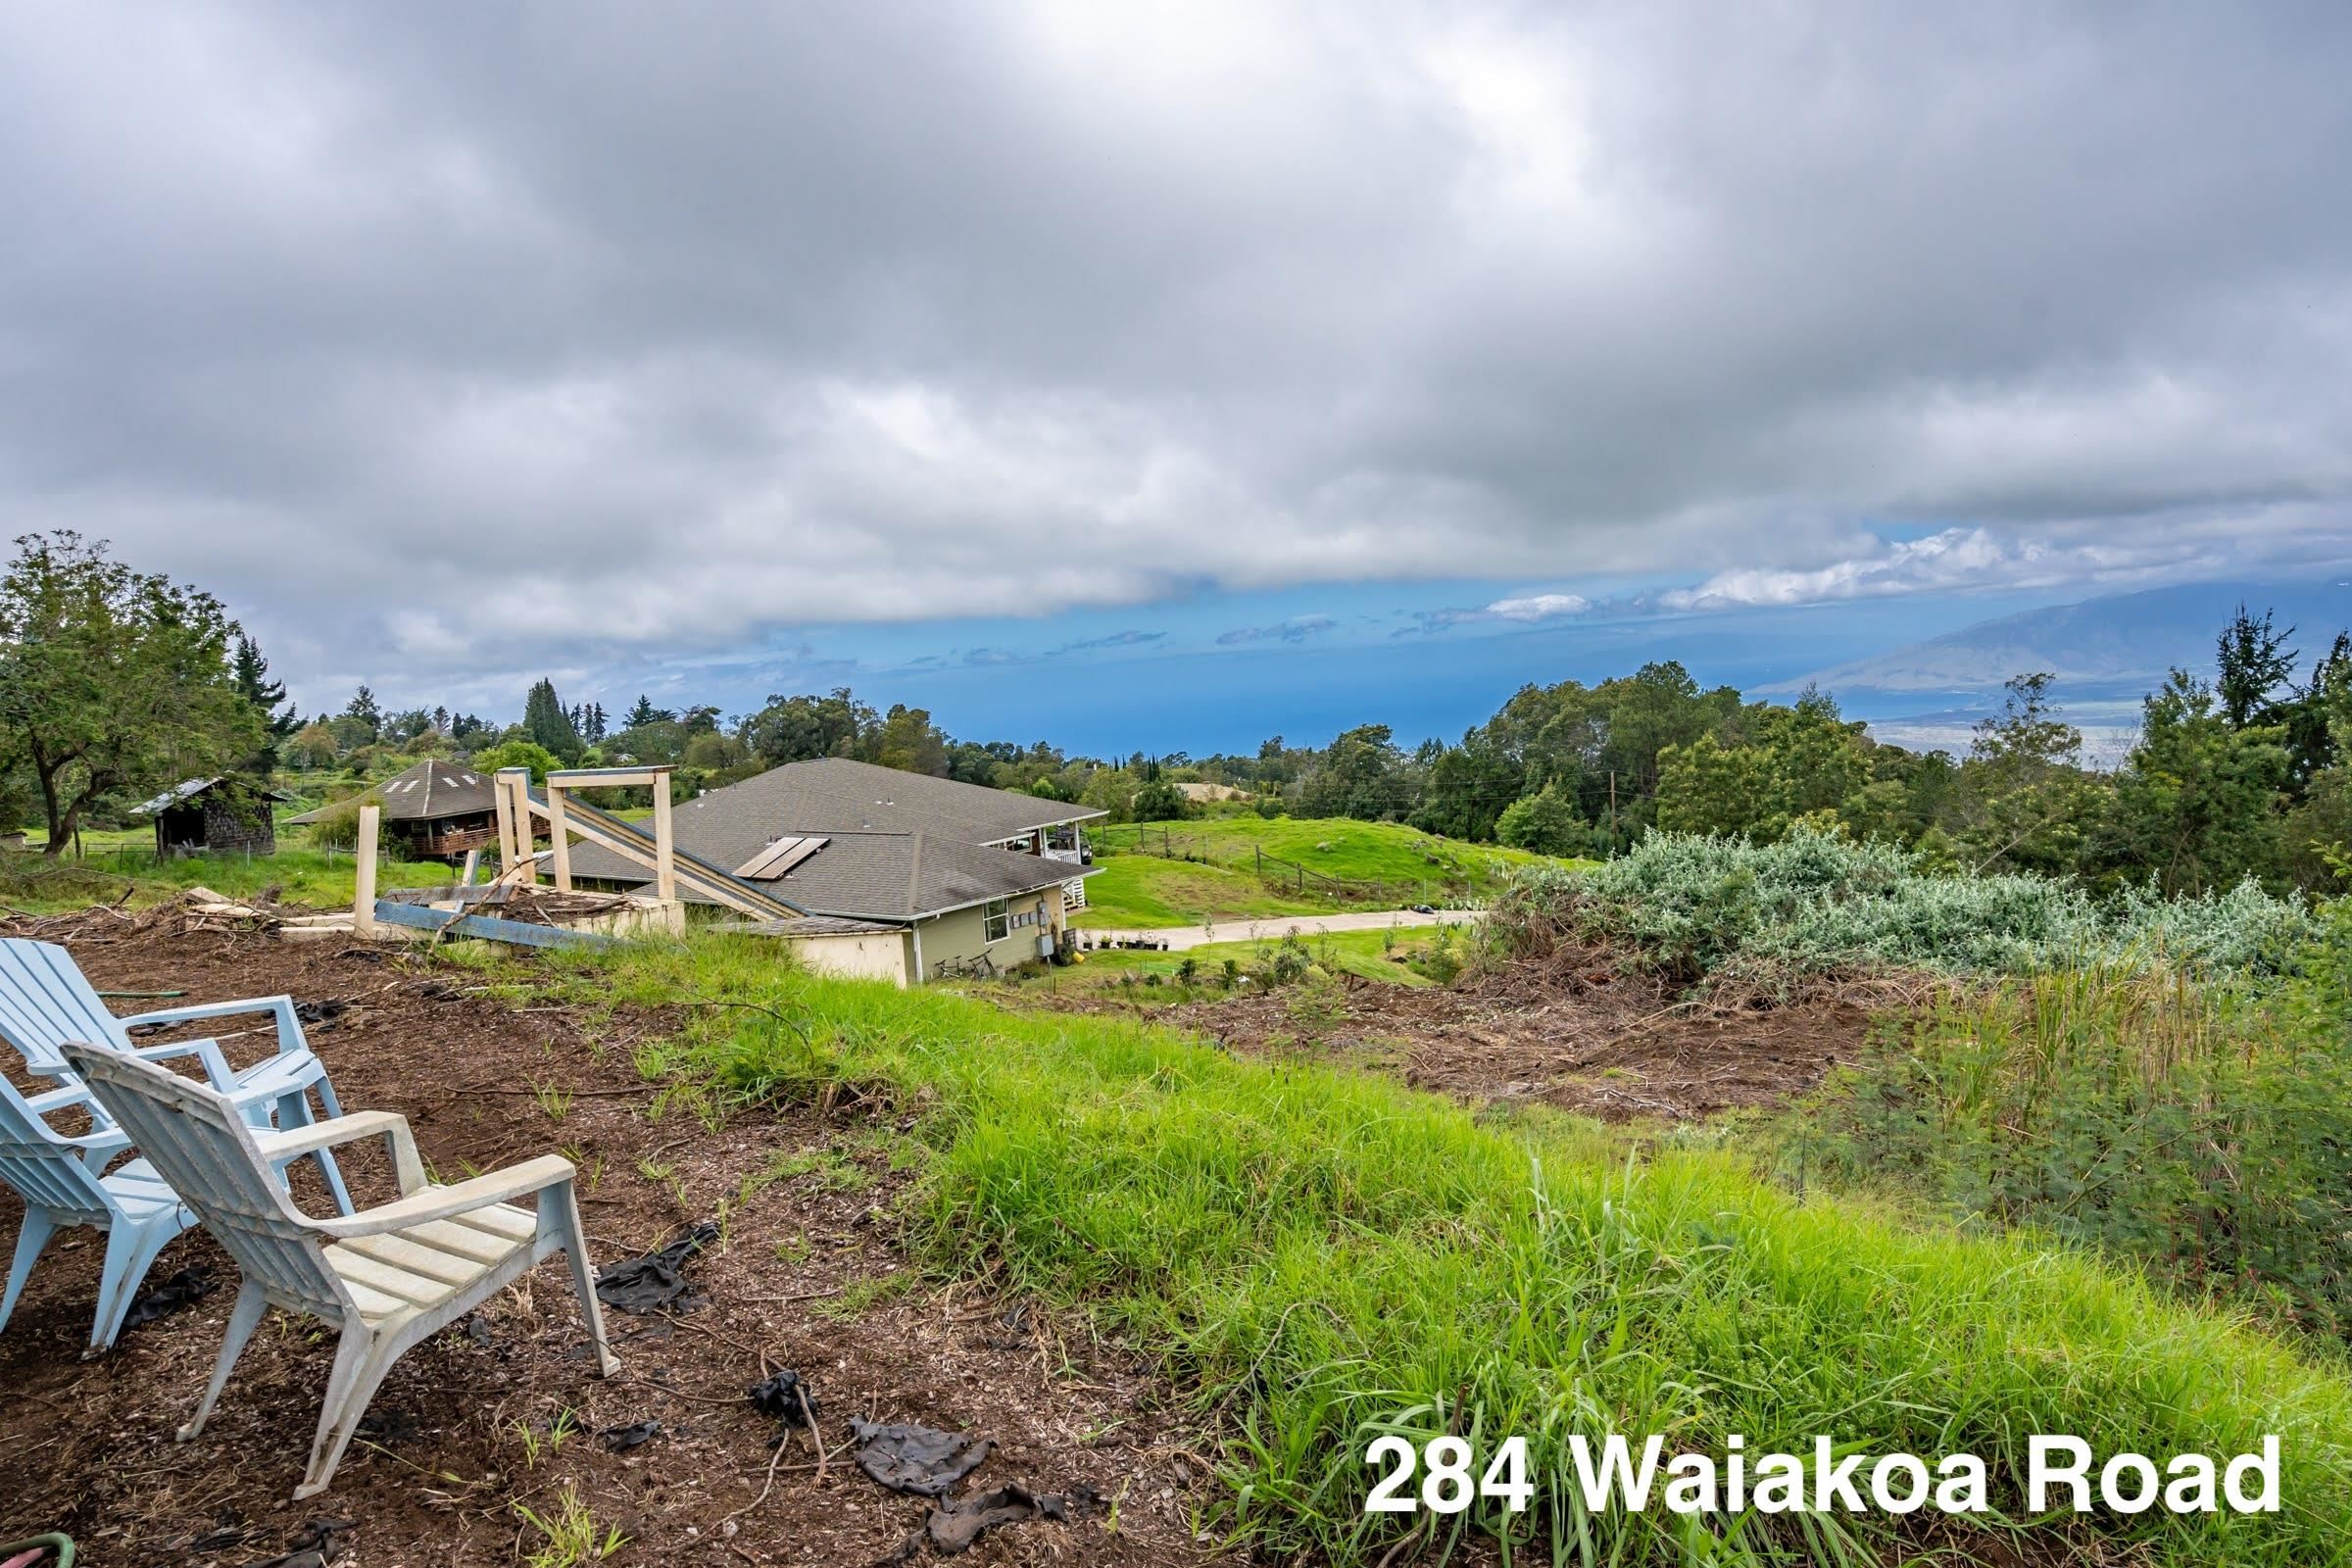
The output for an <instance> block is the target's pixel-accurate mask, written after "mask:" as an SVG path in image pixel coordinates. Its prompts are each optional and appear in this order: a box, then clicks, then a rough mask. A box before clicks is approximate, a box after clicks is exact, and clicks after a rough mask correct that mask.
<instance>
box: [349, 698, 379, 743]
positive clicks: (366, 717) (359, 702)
mask: <svg viewBox="0 0 2352 1568" xmlns="http://www.w3.org/2000/svg"><path fill="white" fill-rule="evenodd" d="M341 716H343V717H344V718H348V719H350V720H351V721H352V722H353V723H354V724H357V725H358V726H360V727H361V728H362V729H363V730H364V731H365V732H366V739H365V740H363V741H362V742H361V744H362V745H364V746H370V745H373V744H374V743H375V739H376V737H377V736H379V735H381V734H382V733H383V732H384V711H383V710H382V709H380V708H378V707H376V706H375V693H373V692H371V691H369V690H368V688H367V686H366V685H365V684H362V685H361V687H360V689H359V690H358V691H356V692H354V693H352V696H351V701H350V702H348V703H346V704H344V705H343V712H342V715H341Z"/></svg>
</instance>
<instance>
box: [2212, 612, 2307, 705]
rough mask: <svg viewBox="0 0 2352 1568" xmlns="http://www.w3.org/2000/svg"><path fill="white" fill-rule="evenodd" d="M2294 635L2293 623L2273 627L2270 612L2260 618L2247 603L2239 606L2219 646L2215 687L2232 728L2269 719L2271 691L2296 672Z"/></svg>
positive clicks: (2223, 632) (2223, 633) (2225, 629)
mask: <svg viewBox="0 0 2352 1568" xmlns="http://www.w3.org/2000/svg"><path fill="white" fill-rule="evenodd" d="M2294 634H2295V628H2294V627H2292V626H2289V627H2287V628H2286V630H2284V631H2274V630H2272V628H2271V613H2270V612H2269V611H2267V610H2266V611H2264V612H2263V613H2262V618H2261V619H2260V620H2256V619H2255V618H2254V617H2253V616H2252V615H2249V614H2247V613H2246V607H2245V606H2244V605H2239V606H2238V607H2237V613H2236V614H2235V615H2234V616H2232V617H2231V618H2230V621H2229V625H2228V626H2226V627H2224V628H2223V629H2222V635H2221V639H2220V642H2219V645H2218V647H2217V649H2216V655H2217V662H2218V663H2219V665H2220V674H2219V675H2218V676H2217V677H2216V679H2215V681H2214V687H2213V689H2214V694H2215V695H2216V696H2217V697H2219V698H2220V699H2221V707H2222V717H2223V718H2224V719H2226V720H2227V721H2228V722H2229V727H2230V728H2231V729H2244V728H2245V727H2246V726H2247V725H2249V724H2254V723H2260V722H2264V721H2265V720H2266V717H2267V715H2268V714H2269V712H2270V708H2271V694H2272V693H2273V692H2275V691H2277V690H2278V688H2279V687H2281V686H2283V685H2285V684H2286V682H2287V677H2288V676H2290V675H2291V674H2293V673H2294V668H2295V651H2294V650H2293V649H2291V648H2289V647H2287V646H2286V640H2287V639H2288V638H2289V637H2292V636H2293V635H2294Z"/></svg>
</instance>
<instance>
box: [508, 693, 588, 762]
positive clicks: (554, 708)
mask: <svg viewBox="0 0 2352 1568" xmlns="http://www.w3.org/2000/svg"><path fill="white" fill-rule="evenodd" d="M522 729H523V733H524V735H525V736H527V737H528V738H529V739H530V741H531V743H532V744H533V745H534V746H539V747H543V748H544V749H546V750H547V751H549V752H552V753H553V754H555V755H556V756H557V757H560V758H562V759H563V760H564V765H565V766H566V767H568V766H570V765H571V764H572V763H574V762H576V761H578V760H580V753H581V752H582V751H583V750H585V747H584V746H583V744H582V743H581V740H580V732H579V731H578V730H577V729H574V728H573V727H572V723H571V715H570V714H569V713H567V712H565V711H564V704H563V702H562V701H561V700H560V699H558V697H557V696H556V683H555V682H554V681H552V680H549V679H547V678H546V677H544V676H542V677H541V678H540V680H539V683H538V684H537V685H535V686H533V687H532V688H531V690H530V695H529V696H527V697H525V698H524V699H523V700H522Z"/></svg>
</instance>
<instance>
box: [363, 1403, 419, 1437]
mask: <svg viewBox="0 0 2352 1568" xmlns="http://www.w3.org/2000/svg"><path fill="white" fill-rule="evenodd" d="M358 1435H359V1437H360V1438H361V1439H362V1440H363V1441H365V1442H368V1443H379V1444H391V1443H414V1442H415V1441H417V1418H416V1417H415V1416H413V1415H411V1414H409V1412H408V1411H406V1410H397V1409H384V1410H370V1411H368V1413H367V1414H366V1415H364V1416H361V1417H360V1425H359V1428H358Z"/></svg>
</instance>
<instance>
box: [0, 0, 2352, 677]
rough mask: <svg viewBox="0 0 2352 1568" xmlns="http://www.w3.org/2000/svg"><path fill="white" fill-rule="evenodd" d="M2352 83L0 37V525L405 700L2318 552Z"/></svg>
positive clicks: (955, 24) (1151, 13)
mask: <svg viewBox="0 0 2352 1568" xmlns="http://www.w3.org/2000/svg"><path fill="white" fill-rule="evenodd" d="M2348 45H2352V12H2347V11H2345V10H2344V9H2342V8H2338V7H2327V6H2312V7H2308V8H2299V7H2292V6H2288V7H2263V8H2247V9H2237V10H2230V11H2220V10H2215V9H2213V8H2194V7H2187V6H2180V7H2172V6H2164V5H2152V6H2142V7H2132V8H2083V9H2079V10H2072V11H2067V12H2063V13H2061V12H2058V11H2055V10H2052V9H2051V8H2046V7H2034V6H2027V5H1997V4H1996V5H1987V6H1979V7H1967V8H1957V7H1955V8H1933V9H1931V8H1918V7H1903V8H1894V7H1864V6H1859V5H1856V6H1842V5H1826V6H1820V7H1815V8H1810V9H1808V10H1806V11H1805V12H1803V13H1801V14H1799V13H1792V12H1789V11H1788V10H1786V9H1782V8H1772V9H1769V10H1767V9H1760V8H1740V7H1730V8H1726V7H1720V6H1703V7H1702V6H1690V7H1676V6H1673V5H1660V4H1642V5H1638V6H1635V5H1628V6H1622V7H1610V6H1601V7H1595V8H1588V9H1580V10H1578V11H1576V12H1575V13H1574V14H1573V15H1568V14H1563V13H1561V12H1559V11H1557V10H1555V9H1554V8H1543V7H1529V8H1524V9H1519V8H1507V7H1491V6H1477V5H1469V6H1460V5H1448V6H1437V5H1429V6H1412V5H1384V4H1377V3H1361V4H1348V5H1330V6H1302V7H1295V8H1275V7H1267V6H1260V5H1255V4H1232V5H1222V6H1218V5H1188V6H1169V7H1163V8H1156V9H1147V8H1129V7H1124V6H1118V5H1109V4H1103V3H1100V0H1067V3H1054V4H1036V5H1026V6H1022V5H1010V6H986V5H971V6H956V7H916V6H911V5H906V6H902V5H895V4H883V5H873V6H859V7H842V8H833V9H826V10H818V9H813V8H773V9H764V10H753V9H744V10H734V11H728V12H724V13H709V12H705V13H694V12H677V11H672V10H664V9H661V8H622V7H606V6H596V5H591V6H582V5H571V4H566V5H554V4H547V5H539V6H531V5H521V6H515V7H509V8H499V9H496V10H485V9H479V8H477V9H471V10H465V11H452V10H444V9H435V8H327V7H317V6H303V5H293V4H288V5H284V6H264V5H249V6H233V5H232V6H223V7H209V8H204V9H202V10H201V11H199V10H198V9H197V8H174V9H169V10H165V11H161V12H159V11H156V10H153V9H149V8H127V7H125V8H116V7H113V6H109V5H103V4H98V5H80V6H73V7H65V6H57V7H38V6H26V7H16V8H10V9H9V10H7V11H6V12H5V13H0V195H4V196H5V200H0V523H6V524H8V525H10V527H11V528H12V530H13V531H23V530H25V529H29V528H36V527H49V526H59V525H68V526H75V527H79V528H81V529H83V530H84V531H85V532H90V533H95V534H101V535H105V536H108V537H111V538H113V539H114V540H116V541H117V543H118V544H119V545H120V546H122V547H123V550H124V551H125V552H126V553H128V554H130V555H132V556H133V557H134V559H137V560H139V561H140V562H142V563H143V564H157V565H162V566H166V567H168V568H170V569H172V570H174V571H176V572H178V573H179V574H181V575H185V576H194V577H197V578H199V579H200V580H202V581H203V582H204V583H205V584H206V585H207V586H211V587H214V588H215V589H216V590H217V591H220V592H221V593H222V594H223V595H224V596H227V597H229V598H231V599H232V601H234V602H235V603H236V605H237V608H238V609H239V610H240V611H241V612H243V613H245V614H246V615H247V617H248V619H249V620H251V621H252V622H254V623H255V624H256V625H257V627H259V628H260V629H261V630H262V631H264V633H265V634H266V635H267V636H268V637H270V639H272V643H273V647H275V648H277V649H279V650H281V652H280V662H281V663H300V664H302V665H304V666H305V667H307V668H312V669H319V670H328V671H348V672H351V673H353V674H355V675H361V676H368V677H372V678H383V677H384V675H385V672H386V671H388V670H393V669H407V670H409V671H412V672H414V673H415V674H416V675H417V676H419V677H424V676H433V675H439V674H447V673H450V672H454V671H457V670H460V669H468V668H469V669H473V670H475V671H477V672H478V671H480V670H482V669H485V668H491V669H507V668H517V669H519V668H528V669H532V670H534V671H535V670H537V669H540V668H576V667H586V666H587V665H589V664H592V663H593V662H596V661H598V660H600V659H604V658H610V657H613V651H614V650H616V649H632V648H633V649H639V650H664V651H669V650H674V651H677V652H678V653H680V654H681V655H692V654H696V653H708V652H710V651H711V650H713V649H718V648H723V647H725V646H727V645H729V644H732V643H736V642H739V641H742V640H744V639H747V638H754V637H758V636H760V635H763V634H765V633H767V632H769V631H771V630H772V629H774V628H776V627H780V626H789V625H795V624H805V623H811V622H831V621H841V620H901V619H920V618H927V617H934V616H944V615H965V614H981V613H988V614H994V613H1009V614H1030V613H1050V612H1052V611H1054V610H1057V609H1064V608H1070V607H1080V606H1106V605H1120V604H1143V603H1148V602H1151V601H1152V600H1155V599H1159V598H1163V597H1167V596H1170V595H1175V594H1181V593H1190V592H1197V591H1199V590H1200V589H1201V588H1203V587H1220V586H1221V587H1232V588H1243V589H1258V588H1269V587H1279V586H1287V585H1298V584H1311V583H1317V582H1329V581H1338V580H1346V579H1356V578H1366V577H1374V578H1380V577H1386V578H1395V579H1399V580H1403V579H1424V578H1438V577H1467V576H1478V577H1485V578H1504V579H1519V580H1527V581H1543V582H1546V583H1551V584H1558V583H1560V582H1562V581H1564V580H1566V579H1568V578H1569V577H1570V576H1573V577H1574V578H1575V580H1577V581H1578V582H1580V583H1582V582H1585V581H1587V580H1589V579H1599V578H1605V577H1606V576H1608V575H1609V574H1612V573H1651V574H1655V573H1660V572H1673V573H1678V574H1681V575H1683V576H1684V577H1686V578H1687V579H1688V580H1690V581H1691V583H1693V584H1694V586H1693V587H1692V588H1691V590H1690V592H1691V594H1692V595H1693V596H1695V597H1694V598H1693V599H1691V603H1692V604H1695V605H1700V606H1703V605H1705V604H1708V603H1777V602H1787V601H1790V600H1794V599H1801V598H1805V597H1837V596H1840V595H1860V594H1876V593H1883V592H1895V591H1903V590H1904V589H1905V588H1907V587H1910V586H1920V587H1933V586H1937V585H1945V584H1949V583H1951V582H1952V581H1954V580H1957V579H1958V578H1961V577H1967V578H1968V580H1969V581H1970V582H1971V583H1983V582H1998V581H2001V580H2005V578H2004V574H2008V575H2009V576H2013V577H2016V578H2018V579H2019V580H2025V579H2026V578H2028V577H2030V576H2031V575H2032V574H2033V573H2034V572H2046V571H2048V570H2050V569H2052V564H2053V563H2058V564H2063V565H2065V566H2066V567H2067V569H2076V570H2082V571H2086V572H2097V571H2100V570H2110V571H2114V572H2118V573H2124V574H2129V573H2130V572H2131V571H2147V572H2156V573H2161V572H2163V571H2166V570H2170V569H2175V568H2180V567H2181V564H2183V563H2203V562H2207V561H2210V560H2212V559H2213V558H2214V557H2215V556H2216V555H2217V553H2218V554H2219V555H2220V556H2222V557H2223V558H2224V559H2225V561H2226V560H2227V558H2228V556H2229V549H2230V545H2229V541H2230V540H2232V539H2254V538H2259V539H2261V540H2262V541H2263V545H2262V549H2263V551H2264V552H2265V553H2266V555H2267V557H2269V558H2276V559H2288V560H2291V559H2294V558H2295V557H2296V556H2297V554H2298V552H2300V553H2302V554H2304V555H2308V556H2311V557H2314V558H2317V557H2319V556H2327V557H2329V558H2330V559H2333V558H2334V557H2336V556H2339V555H2341V554H2342V553H2343V551H2344V548H2345V539H2346V535H2347V532H2348V531H2352V530H2348V527H2347V521H2346V511H2345V506H2344V503H2345V499H2346V496H2347V493H2348V492H2352V401H2348V400H2346V399H2345V398H2344V397H2343V396H2342V395H2341V389H2342V387H2343V386H2344V385H2346V384H2347V383H2348V381H2352V375H2348V374H2347V372H2348V371H2352V264H2348V263H2347V260H2346V258H2347V257H2352V204H2347V203H2345V202H2344V201H2342V200H2341V199H2340V192H2339V190H2338V187H2339V186H2340V183H2341V178H2342V170H2343V168H2344V167H2345V161H2346V157H2347V154H2352V95H2348V94H2346V93H2344V92H2343V91H2342V85H2341V81H2340V67H2341V62H2342V61H2343V60H2345V59H2346V58H2352V50H2348V48H2347V46H2348ZM1889 534H1894V535H1899V536H1901V537H1902V538H1903V539H1904V540H1905V541H1906V542H1903V543H1897V544H1892V545H1890V544H1888V543H1887V542H1886V537H1887V535H1889ZM1923 541H1924V542H1923ZM2182 569H2185V568H2182ZM1972 573H1973V576H1971V575H1970V574H1972ZM1574 597H1576V596H1573V595H1566V594H1564V593H1553V594H1551V595H1550V596H1549V603H1548V604H1546V601H1545V598H1544V596H1542V595H1533V594H1531V595H1530V596H1527V597H1525V598H1522V599H1517V600H1511V601H1505V602H1503V603H1504V604H1508V605H1511V606H1515V607H1520V608H1518V609H1517V610H1516V611H1515V612H1514V611H1510V610H1505V609H1503V608H1502V606H1501V605H1497V606H1495V607H1493V608H1492V613H1496V614H1503V615H1509V614H1513V613H1516V614H1518V615H1521V616H1526V615H1532V614H1536V613H1551V612H1553V611H1556V610H1560V609H1563V608H1566V607H1567V602H1568V600H1569V599H1570V598H1574ZM1538 607H1544V608H1542V609H1539V608H1538Z"/></svg>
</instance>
